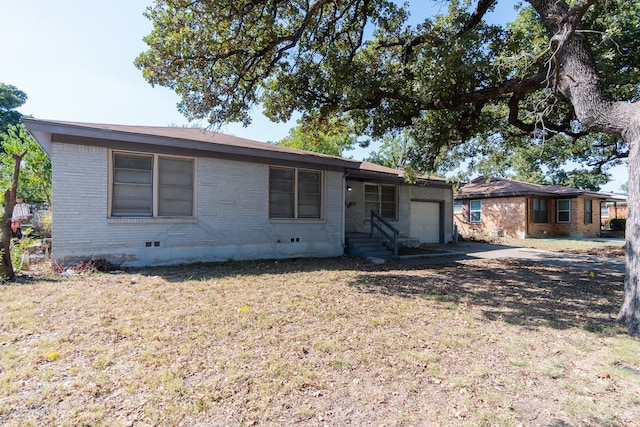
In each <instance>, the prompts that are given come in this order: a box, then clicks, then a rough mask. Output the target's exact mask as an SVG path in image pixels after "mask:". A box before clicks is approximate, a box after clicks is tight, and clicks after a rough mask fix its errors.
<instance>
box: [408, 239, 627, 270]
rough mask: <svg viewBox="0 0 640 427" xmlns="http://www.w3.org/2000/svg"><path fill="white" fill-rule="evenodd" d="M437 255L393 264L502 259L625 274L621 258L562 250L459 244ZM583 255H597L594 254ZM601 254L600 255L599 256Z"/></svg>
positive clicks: (472, 243)
mask: <svg viewBox="0 0 640 427" xmlns="http://www.w3.org/2000/svg"><path fill="white" fill-rule="evenodd" d="M611 243H612V245H618V246H621V245H622V244H623V242H622V241H617V242H616V241H612V242H611ZM438 251H439V252H438V253H434V254H430V255H425V256H411V257H403V258H401V259H400V260H398V261H396V263H397V264H398V265H415V264H425V263H426V264H441V263H450V262H452V261H453V262H458V261H464V260H478V259H504V260H513V261H525V262H534V263H540V264H545V265H548V266H552V267H567V268H575V269H579V270H585V271H591V272H594V273H601V274H603V273H614V274H615V273H619V274H624V272H625V260H624V257H619V256H615V257H611V256H600V255H588V254H584V253H571V252H567V251H566V250H563V251H555V250H554V251H551V250H544V249H535V248H529V247H521V246H511V245H503V244H493V243H485V242H461V243H459V244H457V245H439V246H438ZM583 252H591V253H594V252H595V253H598V251H587V250H583ZM602 253H603V254H604V252H602Z"/></svg>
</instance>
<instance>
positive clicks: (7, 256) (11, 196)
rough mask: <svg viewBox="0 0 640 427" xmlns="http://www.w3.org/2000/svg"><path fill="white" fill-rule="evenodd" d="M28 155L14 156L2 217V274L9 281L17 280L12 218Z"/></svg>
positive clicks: (23, 153)
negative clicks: (24, 158) (23, 164)
mask: <svg viewBox="0 0 640 427" xmlns="http://www.w3.org/2000/svg"><path fill="white" fill-rule="evenodd" d="M25 154H27V152H26V150H25V151H23V152H22V153H20V154H15V153H14V154H13V155H12V157H13V179H12V180H11V187H10V188H9V189H7V191H5V192H4V214H3V216H2V266H1V267H0V268H1V270H2V273H3V274H4V276H5V277H6V278H7V279H8V280H15V278H16V273H15V271H14V269H13V263H12V262H11V218H12V217H13V207H14V206H15V203H16V193H17V192H18V180H19V178H20V163H22V159H23V157H24V156H25Z"/></svg>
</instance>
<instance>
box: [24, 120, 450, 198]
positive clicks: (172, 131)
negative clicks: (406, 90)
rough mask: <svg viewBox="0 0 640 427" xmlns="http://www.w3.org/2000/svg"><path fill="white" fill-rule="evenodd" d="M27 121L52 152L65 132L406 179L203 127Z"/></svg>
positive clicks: (378, 168)
mask: <svg viewBox="0 0 640 427" xmlns="http://www.w3.org/2000/svg"><path fill="white" fill-rule="evenodd" d="M23 122H24V124H25V126H26V127H27V129H28V130H29V131H30V132H31V133H32V134H33V135H34V137H35V138H36V140H38V142H39V143H40V145H41V146H42V147H43V148H44V149H45V151H46V152H47V153H50V144H51V139H52V137H53V135H63V136H72V137H76V138H83V139H87V140H88V139H92V140H101V141H118V142H120V143H123V144H124V143H131V144H148V145H156V146H163V147H165V149H171V148H174V149H178V148H180V149H189V150H194V151H200V152H209V153H222V154H229V155H238V156H246V157H247V158H249V157H254V158H266V159H279V160H287V161H299V162H304V163H312V164H318V165H326V166H333V167H341V168H346V169H352V170H355V171H357V172H361V173H368V174H373V175H382V176H386V177H388V178H399V179H402V178H403V177H404V174H403V172H402V171H399V170H396V169H392V168H388V167H385V166H381V165H377V164H374V163H369V162H364V161H360V160H354V159H346V158H342V157H337V156H330V155H327V154H321V153H314V152H310V151H304V150H298V149H295V148H289V147H283V146H280V145H276V144H269V143H265V142H260V141H254V140H251V139H247V138H240V137H237V136H231V135H226V134H223V133H218V132H212V131H208V130H205V129H200V128H188V127H162V126H134V125H119V124H104V123H81V122H68V121H58V120H41V119H35V118H26V117H25V118H23ZM105 143H106V142H105ZM419 180H421V181H429V182H431V183H434V184H439V185H447V186H448V185H449V184H447V183H446V179H444V178H440V177H431V176H421V177H419Z"/></svg>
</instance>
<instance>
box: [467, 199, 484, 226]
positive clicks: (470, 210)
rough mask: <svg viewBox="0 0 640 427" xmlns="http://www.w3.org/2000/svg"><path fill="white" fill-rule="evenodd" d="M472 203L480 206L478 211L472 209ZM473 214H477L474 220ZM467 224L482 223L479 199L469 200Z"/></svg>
mask: <svg viewBox="0 0 640 427" xmlns="http://www.w3.org/2000/svg"><path fill="white" fill-rule="evenodd" d="M474 202H477V203H479V204H480V208H479V209H474V208H473V203H474ZM474 214H478V217H477V218H475V219H474ZM469 222H473V223H479V222H482V200H480V199H475V200H469Z"/></svg>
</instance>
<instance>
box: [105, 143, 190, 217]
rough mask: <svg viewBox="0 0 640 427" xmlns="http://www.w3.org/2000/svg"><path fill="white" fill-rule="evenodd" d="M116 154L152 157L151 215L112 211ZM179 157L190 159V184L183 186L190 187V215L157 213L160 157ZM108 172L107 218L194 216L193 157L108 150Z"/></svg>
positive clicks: (180, 158)
mask: <svg viewBox="0 0 640 427" xmlns="http://www.w3.org/2000/svg"><path fill="white" fill-rule="evenodd" d="M116 154H123V155H134V156H147V157H151V158H152V197H151V203H152V208H151V215H117V214H115V215H114V213H113V202H114V194H113V188H114V167H115V164H114V157H115V155H116ZM161 158H162V159H179V160H187V161H191V162H192V164H193V166H192V176H191V186H190V187H188V186H185V189H186V188H191V192H192V195H191V199H192V203H191V214H190V215H159V214H158V200H159V189H160V177H159V173H160V172H159V165H160V161H159V160H160V159H161ZM108 168H109V169H108V173H109V180H108V184H109V188H108V206H109V212H108V217H109V218H193V217H195V211H196V206H195V204H196V173H197V172H196V171H197V162H196V158H195V157H188V156H174V155H165V154H157V153H147V152H140V151H127V150H109V160H108Z"/></svg>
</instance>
